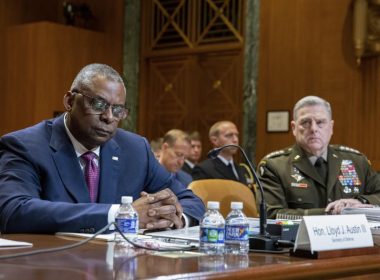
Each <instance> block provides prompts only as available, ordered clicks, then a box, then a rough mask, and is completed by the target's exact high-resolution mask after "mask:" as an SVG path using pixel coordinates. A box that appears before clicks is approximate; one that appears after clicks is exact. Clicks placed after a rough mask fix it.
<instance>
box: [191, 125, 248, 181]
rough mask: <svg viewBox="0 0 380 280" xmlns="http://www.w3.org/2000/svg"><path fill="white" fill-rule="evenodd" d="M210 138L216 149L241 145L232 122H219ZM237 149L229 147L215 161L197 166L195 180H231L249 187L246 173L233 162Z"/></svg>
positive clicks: (212, 130)
mask: <svg viewBox="0 0 380 280" xmlns="http://www.w3.org/2000/svg"><path fill="white" fill-rule="evenodd" d="M209 138H210V141H211V143H212V145H213V146H214V147H215V148H218V147H222V146H224V145H227V144H235V145H239V131H238V129H237V127H236V125H235V124H234V123H232V122H230V121H219V122H217V123H215V124H214V125H212V126H211V128H210V131H209ZM236 152H237V148H235V147H228V148H225V149H223V150H222V151H220V153H219V155H218V157H217V158H215V159H210V158H209V159H206V160H204V161H202V162H201V163H200V164H197V165H196V166H195V167H194V169H193V171H192V173H191V176H192V177H193V179H194V180H200V179H229V180H235V181H238V182H241V183H243V184H245V185H247V180H246V177H245V172H244V170H243V169H242V167H240V166H239V165H238V164H236V163H235V162H234V161H233V156H234V155H235V154H236Z"/></svg>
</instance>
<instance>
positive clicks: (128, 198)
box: [121, 196, 133, 204]
mask: <svg viewBox="0 0 380 280" xmlns="http://www.w3.org/2000/svg"><path fill="white" fill-rule="evenodd" d="M132 201H133V197H132V196H122V197H121V203H122V204H125V203H132Z"/></svg>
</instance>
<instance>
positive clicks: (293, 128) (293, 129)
mask: <svg viewBox="0 0 380 280" xmlns="http://www.w3.org/2000/svg"><path fill="white" fill-rule="evenodd" d="M290 126H291V127H292V132H293V135H294V136H296V122H295V121H291V123H290Z"/></svg>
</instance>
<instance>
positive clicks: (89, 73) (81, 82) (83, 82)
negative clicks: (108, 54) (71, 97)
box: [70, 63, 125, 91]
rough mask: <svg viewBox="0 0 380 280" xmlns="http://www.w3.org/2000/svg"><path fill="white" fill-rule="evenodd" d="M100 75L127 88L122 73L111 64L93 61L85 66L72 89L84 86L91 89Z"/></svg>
mask: <svg viewBox="0 0 380 280" xmlns="http://www.w3.org/2000/svg"><path fill="white" fill-rule="evenodd" d="M99 76H100V77H104V78H105V79H107V80H108V81H112V82H116V83H121V84H123V86H124V90H125V85H124V81H123V78H122V77H121V76H120V74H119V73H118V72H117V71H116V70H115V69H113V68H112V67H111V66H108V65H106V64H100V63H93V64H89V65H87V66H85V67H83V68H82V69H81V70H80V71H79V73H78V74H77V76H76V77H75V79H74V81H73V83H72V84H71V88H70V90H71V91H73V90H74V91H75V90H80V89H81V88H82V87H84V88H89V89H91V88H92V82H93V79H94V78H95V77H99Z"/></svg>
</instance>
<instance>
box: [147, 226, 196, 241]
mask: <svg viewBox="0 0 380 280" xmlns="http://www.w3.org/2000/svg"><path fill="white" fill-rule="evenodd" d="M144 234H145V235H148V236H152V237H161V238H166V239H167V241H168V242H170V241H171V239H174V240H183V241H191V242H198V241H199V226H195V227H187V228H181V229H173V230H163V231H154V232H144ZM173 243H175V242H174V241H173Z"/></svg>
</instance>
